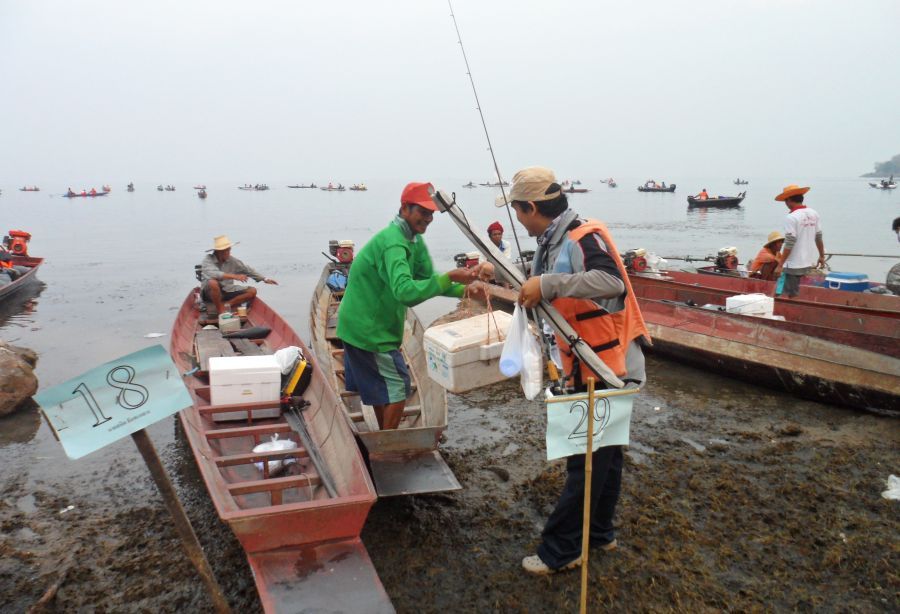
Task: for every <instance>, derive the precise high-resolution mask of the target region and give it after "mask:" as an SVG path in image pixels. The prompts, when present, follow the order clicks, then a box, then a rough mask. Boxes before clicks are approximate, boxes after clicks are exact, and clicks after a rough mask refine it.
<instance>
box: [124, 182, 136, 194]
mask: <svg viewBox="0 0 900 614" xmlns="http://www.w3.org/2000/svg"><path fill="white" fill-rule="evenodd" d="M126 189H127V190H128V191H129V192H134V184H133V183H129V184H128V187H127V188H126Z"/></svg>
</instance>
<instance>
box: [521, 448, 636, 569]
mask: <svg viewBox="0 0 900 614" xmlns="http://www.w3.org/2000/svg"><path fill="white" fill-rule="evenodd" d="M566 469H567V471H568V475H567V476H566V484H565V486H563V491H562V494H560V496H559V501H557V502H556V509H554V510H553V513H552V514H550V518H548V519H547V524H546V525H544V531H543V533H542V534H541V537H542V538H543V541H542V542H541V545H540V546H539V547H538V551H537V553H538V556H540V557H541V560H542V561H544V563H546V564H547V566H548V567H551V568H553V569H558V568H560V567H562V566H563V565H566V564H567V563H571V562H572V561H574V560H575V559H577V558H578V557H579V556H581V527H582V524H583V522H584V455H581V454H579V455H578V456H570V457H568V459H567V460H566ZM591 478H592V479H591V537H590V543H591V546H603V545H605V544H608V543H609V542H611V541H612V540H613V539H615V530H614V528H613V514H615V512H616V503H618V501H619V492H620V491H621V490H622V446H607V447H604V448H599V449H598V450H597V451H596V452H594V457H593V461H592V463H591Z"/></svg>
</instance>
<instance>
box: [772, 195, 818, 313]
mask: <svg viewBox="0 0 900 614" xmlns="http://www.w3.org/2000/svg"><path fill="white" fill-rule="evenodd" d="M807 192H809V187H800V186H798V185H796V184H791V185H789V186H787V187H786V188H784V190H782V191H781V194H779V195H778V196H776V197H775V200H777V201H779V202H783V203H784V204H786V205H787V207H788V209H790V213H788V214H787V217H786V218H785V220H784V247H783V248H782V251H781V266H782V274H783V275H784V288H783V289H782V292H781V293H784V294H787V295H788V297H794V296H797V294H798V293H799V292H800V279H801V278H802V277H803V276H804V275H806V274H807V273H809V272H810V271H811V270H812V269H813V268H816V267H824V266H825V243H824V242H823V241H822V228H821V227H820V226H819V214H818V213H816V212H815V211H814V210H813V209H810V208H809V207H807V206H806V205H804V204H803V195H804V194H806V193H807Z"/></svg>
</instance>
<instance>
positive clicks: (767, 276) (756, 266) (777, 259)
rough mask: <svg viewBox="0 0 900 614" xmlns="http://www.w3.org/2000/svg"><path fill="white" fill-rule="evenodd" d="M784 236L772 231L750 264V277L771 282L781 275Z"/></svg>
mask: <svg viewBox="0 0 900 614" xmlns="http://www.w3.org/2000/svg"><path fill="white" fill-rule="evenodd" d="M782 245H784V235H783V234H781V233H780V232H778V231H777V230H773V231H772V232H770V233H769V237H768V239H766V244H765V245H763V246H762V249H760V250H759V253H758V254H756V258H754V259H753V262H751V263H750V277H753V278H755V279H764V280H766V281H773V280H775V279H778V276H779V275H780V274H781V246H782Z"/></svg>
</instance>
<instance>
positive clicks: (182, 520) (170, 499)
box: [131, 429, 231, 614]
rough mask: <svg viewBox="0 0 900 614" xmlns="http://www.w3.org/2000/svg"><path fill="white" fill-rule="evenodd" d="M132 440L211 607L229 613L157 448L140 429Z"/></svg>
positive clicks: (222, 612)
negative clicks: (197, 574) (164, 505)
mask: <svg viewBox="0 0 900 614" xmlns="http://www.w3.org/2000/svg"><path fill="white" fill-rule="evenodd" d="M131 438H132V439H134V443H135V445H136V446H137V448H138V450H140V452H141V456H143V457H144V462H145V463H147V468H148V469H150V475H152V476H153V481H154V482H156V487H157V488H158V489H159V494H161V495H162V498H163V501H164V502H165V504H166V507H167V508H169V513H170V514H171V515H172V521H173V522H174V524H175V529H176V530H177V531H178V536H179V537H181V543H182V545H183V546H184V549H185V550H187V555H188V558H190V559H191V563H193V564H194V567H195V568H196V569H197V573H199V574H200V579H201V580H203V584H204V586H205V587H206V592H207V593H209V598H210V599H211V600H212V602H213V608H214V609H215V611H216V612H217V613H218V614H230V613H231V608H230V607H229V606H228V600H227V599H225V593H223V592H222V587H221V586H219V583H218V582H216V577H215V576H214V575H213V571H212V568H211V567H210V566H209V561H207V560H206V555H205V554H203V548H201V547H200V542H199V541H198V540H197V534H196V533H194V527H192V526H191V521H190V519H188V517H187V514H185V513H184V508H183V507H182V506H181V501H179V500H178V494H177V493H176V492H175V487H174V486H172V482H171V480H169V474H168V473H166V468H165V467H163V464H162V461H161V460H159V456H158V455H157V454H156V448H154V447H153V442H152V441H150V436H149V435H147V431H145V430H144V429H141V430H139V431H136V432H134V433H132V434H131Z"/></svg>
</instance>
